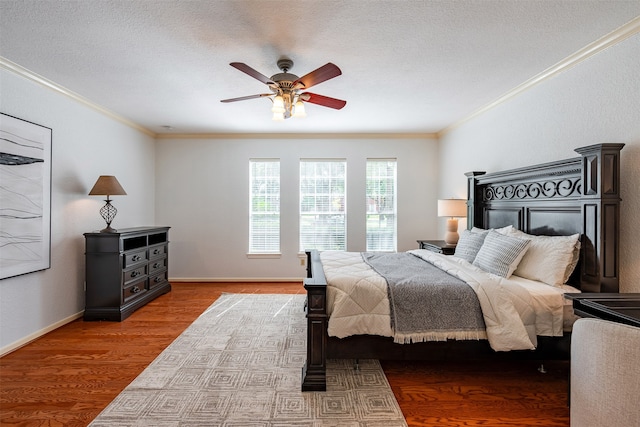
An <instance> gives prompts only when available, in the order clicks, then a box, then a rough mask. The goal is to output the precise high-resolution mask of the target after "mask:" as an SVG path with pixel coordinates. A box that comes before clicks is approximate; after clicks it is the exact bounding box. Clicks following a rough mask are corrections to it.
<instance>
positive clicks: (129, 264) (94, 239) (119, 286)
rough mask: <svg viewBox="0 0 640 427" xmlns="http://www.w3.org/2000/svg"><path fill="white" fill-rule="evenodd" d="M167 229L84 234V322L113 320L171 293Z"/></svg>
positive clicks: (147, 228) (126, 229) (122, 317)
mask: <svg viewBox="0 0 640 427" xmlns="http://www.w3.org/2000/svg"><path fill="white" fill-rule="evenodd" d="M169 228H170V227H136V228H125V229H121V230H118V231H117V232H115V233H100V232H94V233H85V234H84V237H85V248H86V250H85V257H86V266H85V267H86V272H85V278H86V294H85V310H84V320H117V321H122V320H124V319H126V318H127V317H129V316H130V315H131V313H133V311H134V310H136V309H138V308H140V307H142V306H143V305H145V304H146V303H148V302H149V301H151V300H153V299H155V298H157V297H159V296H160V295H162V294H165V293H167V292H169V291H170V290H171V285H170V284H169V280H168V261H169Z"/></svg>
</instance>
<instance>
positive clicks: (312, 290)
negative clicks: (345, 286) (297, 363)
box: [302, 250, 328, 391]
mask: <svg viewBox="0 0 640 427" xmlns="http://www.w3.org/2000/svg"><path fill="white" fill-rule="evenodd" d="M306 253H307V279H305V281H304V288H305V289H306V290H307V302H306V304H305V310H306V313H307V361H306V363H305V364H304V366H303V368H302V391H326V389H327V318H328V316H327V281H326V279H325V277H324V271H323V270H322V264H321V262H320V254H319V253H318V251H315V250H313V251H307V252H306Z"/></svg>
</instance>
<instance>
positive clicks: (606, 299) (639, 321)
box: [564, 293, 640, 327]
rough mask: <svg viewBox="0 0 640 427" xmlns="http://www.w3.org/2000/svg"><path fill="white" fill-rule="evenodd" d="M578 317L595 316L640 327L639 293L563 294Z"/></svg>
mask: <svg viewBox="0 0 640 427" xmlns="http://www.w3.org/2000/svg"><path fill="white" fill-rule="evenodd" d="M564 296H565V298H567V299H570V300H572V301H573V311H574V312H575V313H576V314H577V315H578V316H580V317H596V318H598V319H604V320H609V321H612V322H618V323H625V324H627V325H631V326H637V327H640V293H626V294H625V293H622V294H619V293H580V294H572V293H567V294H564Z"/></svg>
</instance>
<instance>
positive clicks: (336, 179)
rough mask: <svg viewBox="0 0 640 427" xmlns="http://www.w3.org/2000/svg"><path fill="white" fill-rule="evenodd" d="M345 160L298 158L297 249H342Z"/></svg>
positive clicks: (343, 236)
mask: <svg viewBox="0 0 640 427" xmlns="http://www.w3.org/2000/svg"><path fill="white" fill-rule="evenodd" d="M346 170H347V162H346V161H345V160H322V161H317V160H301V161H300V250H305V249H318V250H342V251H343V250H345V249H346V246H347V242H346V240H347V239H346V206H345V203H346V181H347V174H346Z"/></svg>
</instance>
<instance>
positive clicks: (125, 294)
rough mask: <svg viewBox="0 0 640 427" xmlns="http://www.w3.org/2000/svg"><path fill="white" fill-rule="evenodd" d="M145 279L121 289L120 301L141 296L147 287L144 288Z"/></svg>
mask: <svg viewBox="0 0 640 427" xmlns="http://www.w3.org/2000/svg"><path fill="white" fill-rule="evenodd" d="M145 283H146V279H142V280H138V281H137V282H133V283H131V284H130V285H128V286H125V287H124V288H123V289H122V301H123V302H128V301H131V300H132V299H134V298H138V297H140V296H142V295H143V294H144V293H145V292H146V291H147V289H146V288H145Z"/></svg>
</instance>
